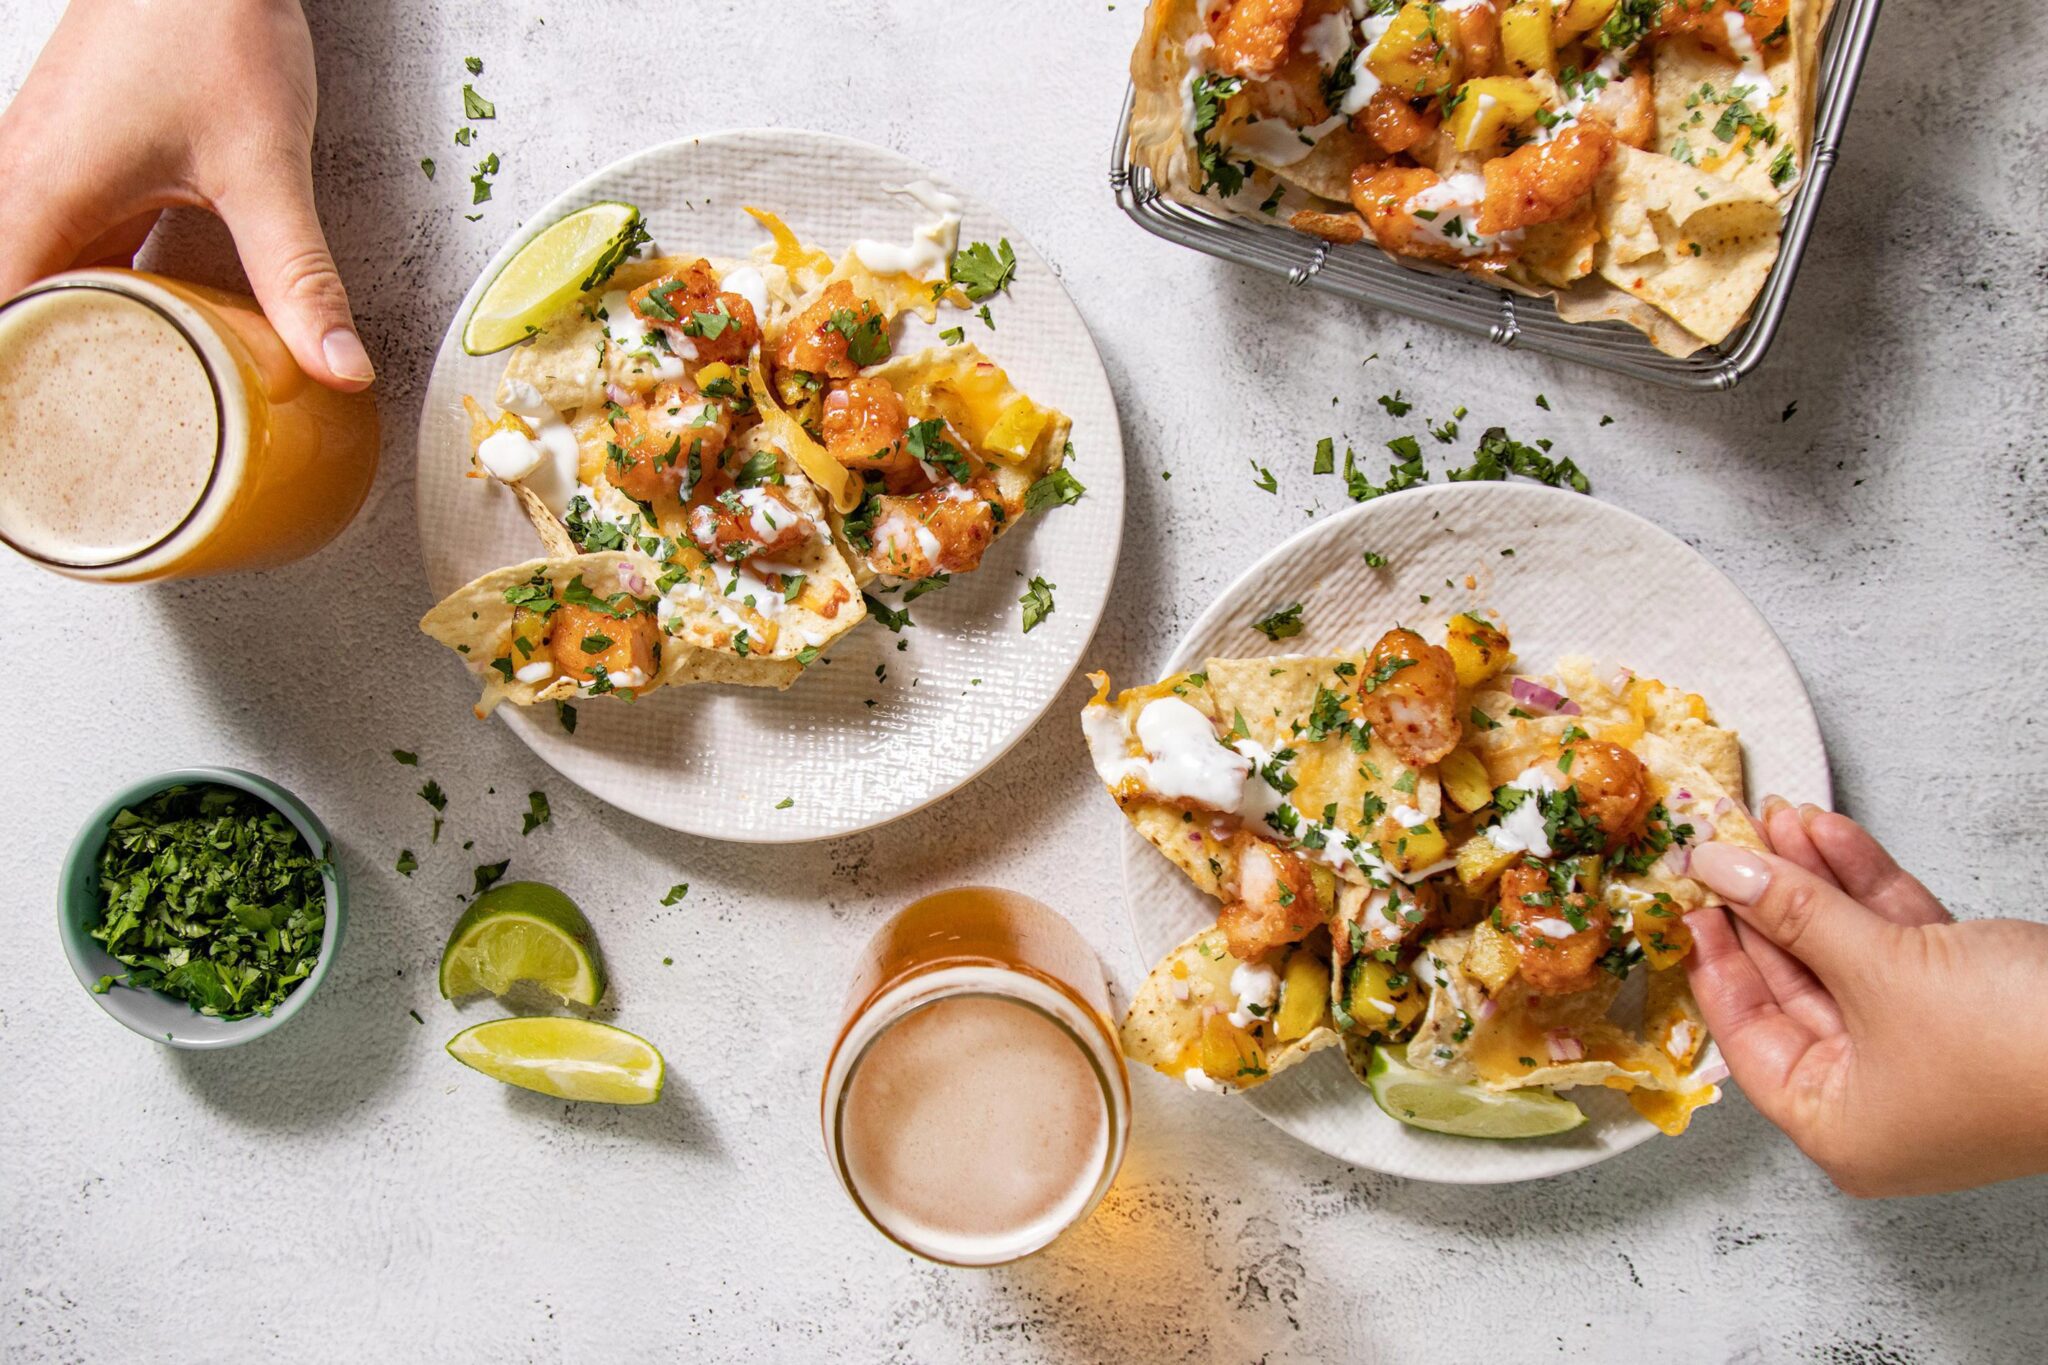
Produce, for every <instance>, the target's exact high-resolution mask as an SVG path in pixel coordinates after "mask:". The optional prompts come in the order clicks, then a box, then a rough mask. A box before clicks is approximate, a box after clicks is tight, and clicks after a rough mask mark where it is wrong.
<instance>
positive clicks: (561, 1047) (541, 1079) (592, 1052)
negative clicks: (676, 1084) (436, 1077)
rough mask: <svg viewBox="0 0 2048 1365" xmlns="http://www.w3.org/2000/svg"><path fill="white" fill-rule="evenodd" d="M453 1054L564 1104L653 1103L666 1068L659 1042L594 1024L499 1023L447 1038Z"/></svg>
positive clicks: (554, 1020)
mask: <svg viewBox="0 0 2048 1365" xmlns="http://www.w3.org/2000/svg"><path fill="white" fill-rule="evenodd" d="M448 1055H449V1056H451V1057H453V1058H454V1059H455V1060H456V1061H458V1062H461V1063H462V1064H463V1065H464V1066H467V1067H471V1068H474V1069H475V1070H477V1071H481V1072H483V1073H484V1075H486V1076H489V1077H490V1078H491V1079H492V1080H496V1081H503V1082H504V1083H505V1084H507V1085H516V1086H518V1087H519V1088H520V1089H522V1090H537V1091H539V1092H540V1093H541V1094H543V1095H553V1096H554V1097H555V1098H556V1099H558V1100H589V1101H591V1102H593V1103H597V1104H652V1103H654V1102H655V1101H656V1100H658V1099H660V1098H661V1080H662V1074H663V1066H662V1061H661V1054H660V1053H659V1052H657V1051H655V1050H654V1044H652V1043H650V1042H648V1041H647V1040H646V1039H645V1038H641V1037H637V1036H635V1035H634V1034H631V1033H628V1032H626V1031H625V1030H624V1029H622V1028H613V1027H612V1026H611V1025H610V1024H600V1023H596V1022H595V1021H593V1020H589V1019H563V1018H559V1017H556V1016H552V1015H544V1016H542V1017H540V1018H535V1019H493V1020H490V1021H489V1022H488V1023H482V1024H478V1025H476V1026H475V1027H473V1028H466V1029H464V1030H463V1031H462V1032H460V1033H458V1034H456V1035H455V1036H454V1037H453V1038H451V1039H449V1040H448Z"/></svg>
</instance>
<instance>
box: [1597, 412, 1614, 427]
mask: <svg viewBox="0 0 2048 1365" xmlns="http://www.w3.org/2000/svg"><path fill="white" fill-rule="evenodd" d="M1600 425H1601V426H1603V427H1611V426H1613V425H1614V419H1613V418H1612V417H1610V416H1608V415H1607V414H1606V413H1604V412H1603V413H1601V414H1600Z"/></svg>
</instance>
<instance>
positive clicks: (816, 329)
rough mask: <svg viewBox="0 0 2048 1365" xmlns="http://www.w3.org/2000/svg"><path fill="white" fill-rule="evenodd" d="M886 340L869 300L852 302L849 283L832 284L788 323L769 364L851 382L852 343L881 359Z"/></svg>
mask: <svg viewBox="0 0 2048 1365" xmlns="http://www.w3.org/2000/svg"><path fill="white" fill-rule="evenodd" d="M888 336H889V331H888V324H887V323H886V322H885V321H884V320H883V318H882V315H881V311H880V310H879V309H877V308H876V307H875V301H874V300H873V299H863V298H858V297H856V296H855V295H854V292H853V286H852V285H851V284H849V283H847V282H846V281H845V280H835V281H834V282H833V283H832V285H831V286H830V287H829V288H827V289H826V290H825V292H824V293H823V294H822V295H820V296H819V297H818V301H817V302H816V303H813V304H812V305H811V306H810V307H808V308H806V309H804V311H803V312H801V313H799V314H797V315H796V316H795V317H794V318H792V319H790V323H789V326H788V328H787V329H785V330H784V332H783V333H782V341H781V343H780V344H779V345H778V346H776V348H775V365H776V368H777V369H780V370H783V371H792V372H801V373H803V374H809V375H815V376H817V377H818V378H820V379H851V378H852V377H853V376H854V375H856V374H858V373H859V372H860V367H861V364H862V362H861V361H859V360H857V359H855V353H854V348H853V341H854V339H855V338H856V337H859V338H860V339H861V340H862V342H863V345H864V346H876V347H879V350H880V353H881V355H887V354H888ZM880 358H881V357H880V355H878V356H876V357H875V359H880Z"/></svg>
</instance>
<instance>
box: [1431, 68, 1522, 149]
mask: <svg viewBox="0 0 2048 1365" xmlns="http://www.w3.org/2000/svg"><path fill="white" fill-rule="evenodd" d="M1542 107H1543V92H1542V91H1541V90H1539V89H1538V88H1537V87H1536V85H1535V83H1534V82H1533V81H1527V80H1524V79H1522V78H1521V77H1520V76H1482V77H1480V78H1479V79H1478V80H1473V81H1466V82H1465V83H1464V84H1463V85H1461V86H1459V87H1458V94H1457V107H1456V108H1455V109H1453V110H1451V116H1450V117H1449V118H1448V119H1446V120H1445V121H1444V127H1445V128H1446V129H1447V130H1448V131H1449V132H1450V134H1451V137H1452V138H1453V139H1455V141H1456V145H1457V148H1458V150H1459V151H1461V152H1476V151H1484V150H1486V149H1488V148H1491V147H1493V146H1494V145H1495V144H1497V143H1498V142H1499V141H1500V140H1501V138H1502V137H1503V136H1505V135H1506V133H1507V130H1508V129H1510V128H1513V127H1516V126H1518V125H1520V124H1523V123H1527V122H1528V121H1529V120H1530V119H1532V118H1534V117H1536V111H1537V110H1538V109H1541V108H1542Z"/></svg>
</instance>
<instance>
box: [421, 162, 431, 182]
mask: <svg viewBox="0 0 2048 1365" xmlns="http://www.w3.org/2000/svg"><path fill="white" fill-rule="evenodd" d="M420 170H421V171H422V172H423V173H424V174H425V175H426V177H427V179H429V180H432V179H433V178H434V158H432V157H430V156H423V157H421V158H420Z"/></svg>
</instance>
